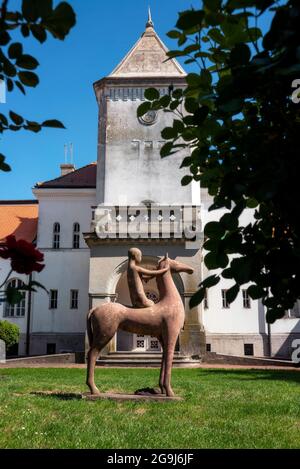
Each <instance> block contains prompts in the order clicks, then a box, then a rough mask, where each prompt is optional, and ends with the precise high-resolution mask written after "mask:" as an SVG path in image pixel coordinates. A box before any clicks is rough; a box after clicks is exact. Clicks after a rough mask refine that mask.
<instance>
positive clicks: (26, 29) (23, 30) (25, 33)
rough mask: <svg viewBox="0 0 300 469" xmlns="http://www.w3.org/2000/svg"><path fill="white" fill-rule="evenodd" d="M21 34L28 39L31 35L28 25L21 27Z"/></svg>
mask: <svg viewBox="0 0 300 469" xmlns="http://www.w3.org/2000/svg"><path fill="white" fill-rule="evenodd" d="M21 33H22V35H23V36H24V37H28V36H29V34H30V29H29V26H28V25H27V24H22V26H21Z"/></svg>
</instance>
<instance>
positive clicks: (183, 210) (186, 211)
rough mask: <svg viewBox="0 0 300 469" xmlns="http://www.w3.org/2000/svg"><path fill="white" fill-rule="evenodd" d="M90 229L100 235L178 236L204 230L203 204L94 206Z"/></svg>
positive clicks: (188, 236) (192, 235) (192, 236)
mask: <svg viewBox="0 0 300 469" xmlns="http://www.w3.org/2000/svg"><path fill="white" fill-rule="evenodd" d="M91 231H92V232H94V233H96V235H97V236H98V237H99V238H133V239H138V238H142V239H143V238H146V239H148V238H152V239H156V238H167V239H171V238H179V239H187V240H191V241H192V240H194V239H195V238H199V236H200V235H201V233H202V227H201V217H200V206H196V205H181V206H173V205H151V206H149V207H147V206H143V205H139V206H122V207H121V206H103V205H101V206H100V205H99V206H98V207H92V225H91Z"/></svg>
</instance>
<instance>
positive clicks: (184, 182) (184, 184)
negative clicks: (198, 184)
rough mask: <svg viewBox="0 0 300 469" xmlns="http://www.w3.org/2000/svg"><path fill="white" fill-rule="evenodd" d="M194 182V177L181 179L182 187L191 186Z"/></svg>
mask: <svg viewBox="0 0 300 469" xmlns="http://www.w3.org/2000/svg"><path fill="white" fill-rule="evenodd" d="M192 180H193V176H184V177H183V178H182V179H181V185H182V186H187V185H188V184H190V183H191V182H192Z"/></svg>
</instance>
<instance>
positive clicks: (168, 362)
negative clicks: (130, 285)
mask: <svg viewBox="0 0 300 469" xmlns="http://www.w3.org/2000/svg"><path fill="white" fill-rule="evenodd" d="M159 269H167V270H166V272H165V273H163V274H161V275H159V276H157V277H156V282H157V287H158V291H159V295H160V300H159V302H158V303H156V304H153V305H151V306H149V307H144V308H133V307H127V306H124V305H121V304H119V303H105V304H102V305H100V306H96V307H95V308H93V309H91V310H90V311H89V313H88V317H87V335H88V339H89V345H90V348H89V351H88V356H87V381H86V384H87V385H88V387H89V388H90V391H91V394H93V395H97V394H99V393H100V391H99V389H98V388H97V386H96V384H95V381H94V372H95V364H96V360H97V357H98V356H99V354H100V352H101V350H102V349H103V348H104V347H105V345H107V344H108V342H109V341H110V340H111V339H112V338H113V336H114V335H115V333H116V332H117V330H118V329H121V330H124V331H127V332H131V333H135V334H142V335H151V336H153V337H156V338H157V339H158V340H159V342H160V344H161V346H162V350H163V353H162V361H161V369H160V377H159V387H160V389H161V393H162V394H164V393H166V395H167V396H168V397H172V396H174V392H173V390H172V387H171V371H172V363H173V357H174V350H175V345H176V342H177V339H178V336H179V333H180V330H181V329H182V327H183V324H184V318H185V311H184V305H183V303H182V300H181V297H180V295H179V293H178V290H177V288H176V286H175V283H174V281H173V278H172V273H175V272H177V273H179V272H186V273H188V274H192V273H193V269H192V268H191V267H190V266H188V265H186V264H183V263H181V262H178V261H175V260H172V259H169V258H168V256H165V257H164V258H163V259H161V261H160V262H159ZM151 274H152V271H151Z"/></svg>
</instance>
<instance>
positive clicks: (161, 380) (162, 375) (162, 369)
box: [159, 337, 166, 394]
mask: <svg viewBox="0 0 300 469" xmlns="http://www.w3.org/2000/svg"><path fill="white" fill-rule="evenodd" d="M159 342H160V345H161V348H162V358H161V365H160V375H159V387H160V390H161V393H162V394H164V393H165V388H164V380H165V355H166V354H165V344H164V341H163V338H162V337H159Z"/></svg>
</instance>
